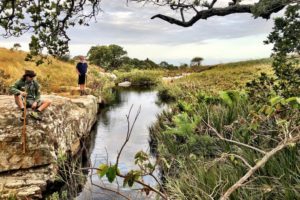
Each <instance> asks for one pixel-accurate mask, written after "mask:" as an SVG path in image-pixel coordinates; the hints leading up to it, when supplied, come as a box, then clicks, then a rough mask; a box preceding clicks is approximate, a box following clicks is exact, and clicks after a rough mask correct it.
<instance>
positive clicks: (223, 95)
mask: <svg viewBox="0 0 300 200" xmlns="http://www.w3.org/2000/svg"><path fill="white" fill-rule="evenodd" d="M219 96H220V98H221V99H222V101H223V102H224V103H225V104H226V105H228V106H229V107H232V106H233V101H232V99H231V97H230V96H229V94H228V92H220V93H219Z"/></svg>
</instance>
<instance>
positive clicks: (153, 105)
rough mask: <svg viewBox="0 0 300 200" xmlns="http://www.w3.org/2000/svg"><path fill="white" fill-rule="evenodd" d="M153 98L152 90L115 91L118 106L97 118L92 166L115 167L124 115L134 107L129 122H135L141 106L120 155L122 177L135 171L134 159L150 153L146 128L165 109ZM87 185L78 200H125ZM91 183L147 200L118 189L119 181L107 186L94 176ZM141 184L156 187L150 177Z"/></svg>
mask: <svg viewBox="0 0 300 200" xmlns="http://www.w3.org/2000/svg"><path fill="white" fill-rule="evenodd" d="M156 94H157V92H156V91H152V90H147V91H145V90H132V89H129V90H128V89H120V90H118V95H119V102H118V103H116V104H115V105H113V106H111V107H108V108H105V109H104V110H102V111H101V113H100V114H99V118H98V124H97V128H96V133H95V138H94V145H91V146H92V149H91V152H92V153H91V155H90V158H91V162H92V165H93V166H95V167H98V166H99V165H100V164H101V163H115V160H116V157H117V154H118V151H119V150H120V148H121V146H122V144H123V142H124V141H125V138H126V133H127V121H126V115H127V114H128V111H129V109H130V107H131V106H132V105H134V106H133V109H132V116H131V118H130V119H131V121H132V120H133V119H134V117H135V116H134V115H135V113H136V112H137V109H138V107H139V106H141V113H140V115H139V118H138V119H137V122H136V124H135V127H134V129H133V133H132V136H131V138H130V140H129V142H128V144H127V145H126V147H125V148H124V150H123V152H122V155H121V158H120V163H119V168H120V170H121V173H122V174H124V173H126V172H128V171H129V170H131V169H137V166H135V165H134V155H135V153H137V152H138V151H141V150H143V151H146V152H149V142H148V141H149V132H148V127H149V126H150V125H151V124H152V123H153V122H154V121H155V119H156V115H157V114H158V113H159V112H161V111H162V109H163V108H164V106H163V105H160V104H157V95H156ZM90 181H91V180H88V181H87V183H86V185H85V188H84V190H83V192H82V193H81V194H80V195H79V196H78V197H77V199H78V200H89V199H124V198H122V197H120V196H118V195H116V194H114V193H111V192H107V191H104V190H102V189H100V188H97V187H93V186H92V185H91V182H90ZM92 181H93V182H94V183H96V184H99V185H101V186H102V187H106V188H112V189H114V190H115V189H117V188H118V187H120V192H121V193H122V194H126V195H127V196H130V198H131V199H148V198H149V197H145V196H141V194H140V193H137V192H135V190H132V189H129V188H123V187H121V186H122V184H123V181H122V180H121V179H118V182H114V183H113V184H110V183H109V182H108V181H107V180H106V179H105V178H102V179H101V180H100V179H99V178H98V176H97V175H93V176H92ZM144 181H145V182H146V183H148V184H151V185H154V184H155V182H154V180H152V178H151V177H146V178H145V179H144ZM118 184H119V185H118ZM133 188H134V189H138V188H140V187H139V186H138V185H135V186H134V187H133Z"/></svg>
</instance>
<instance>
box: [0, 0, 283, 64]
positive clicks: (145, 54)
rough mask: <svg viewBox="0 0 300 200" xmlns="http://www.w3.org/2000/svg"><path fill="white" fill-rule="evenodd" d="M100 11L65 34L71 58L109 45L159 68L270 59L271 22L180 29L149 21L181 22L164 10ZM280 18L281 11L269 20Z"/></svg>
mask: <svg viewBox="0 0 300 200" xmlns="http://www.w3.org/2000/svg"><path fill="white" fill-rule="evenodd" d="M219 1H220V4H219V5H217V6H222V5H224V4H225V5H227V3H228V1H227V0H219ZM245 1H248V2H255V1H256V0H245ZM246 3H247V2H246ZM101 8H102V10H103V11H102V12H101V13H100V14H99V15H98V16H97V19H96V21H95V20H92V21H91V22H90V26H88V27H86V26H76V27H74V28H71V29H69V30H68V34H69V37H70V38H71V41H70V45H69V47H70V54H71V56H75V55H86V54H87V52H88V50H89V49H90V48H91V47H92V46H96V45H109V44H117V45H120V46H122V47H123V48H124V49H125V50H126V51H127V52H128V56H129V57H131V58H138V59H142V60H144V59H146V58H149V59H151V60H153V61H155V62H157V63H159V62H161V61H167V62H168V63H172V64H175V65H180V64H183V63H190V60H191V59H192V58H193V57H196V56H200V57H203V58H204V61H203V64H217V63H226V62H233V61H240V60H247V59H257V58H265V57H269V56H270V54H271V49H272V46H271V45H264V44H263V41H264V40H266V38H267V36H268V34H269V33H270V31H271V30H272V27H273V20H272V19H271V20H265V19H260V18H258V19H254V18H253V17H252V16H251V15H250V14H233V15H228V16H225V17H212V18H209V19H208V20H200V21H198V22H197V23H196V24H194V25H193V26H192V27H188V28H183V27H180V26H177V25H173V24H169V23H167V22H165V21H162V20H160V19H153V20H151V19H150V18H151V17H152V16H153V15H155V14H158V13H162V14H168V15H171V16H174V17H179V16H178V13H177V14H176V13H172V12H171V11H170V10H169V9H167V8H166V7H158V6H153V5H143V4H136V3H129V4H126V0H102V2H101ZM189 14H190V15H192V14H193V13H192V12H191V13H189ZM280 15H282V12H281V13H279V14H276V15H272V17H274V16H280ZM29 38H30V34H25V35H24V36H22V37H20V38H9V39H5V38H0V46H1V47H7V48H10V47H12V46H13V44H14V43H20V44H21V46H22V49H23V50H28V43H29Z"/></svg>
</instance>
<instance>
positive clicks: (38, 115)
mask: <svg viewBox="0 0 300 200" xmlns="http://www.w3.org/2000/svg"><path fill="white" fill-rule="evenodd" d="M29 116H31V117H32V118H33V119H35V120H39V121H41V120H42V116H41V113H40V112H36V111H32V112H30V113H29Z"/></svg>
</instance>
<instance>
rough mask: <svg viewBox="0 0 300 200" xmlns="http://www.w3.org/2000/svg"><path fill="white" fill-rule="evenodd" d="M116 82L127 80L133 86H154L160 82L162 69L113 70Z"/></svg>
mask: <svg viewBox="0 0 300 200" xmlns="http://www.w3.org/2000/svg"><path fill="white" fill-rule="evenodd" d="M114 73H115V74H116V75H117V77H118V79H117V83H121V82H124V81H129V82H131V84H132V85H133V86H156V85H158V84H159V83H160V81H161V77H162V71H158V70H132V71H130V72H120V71H114Z"/></svg>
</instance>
